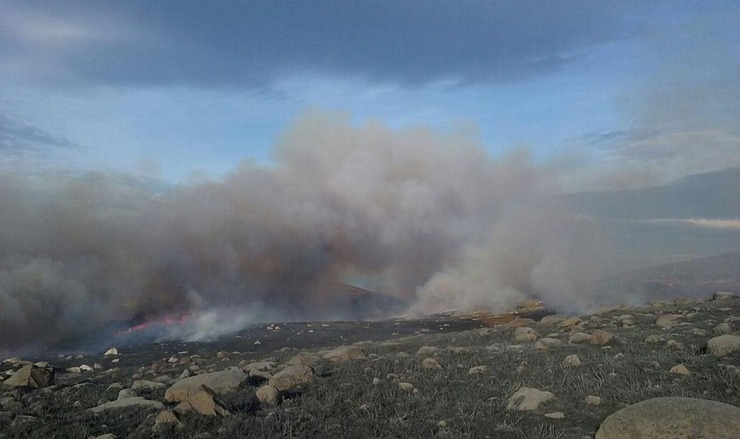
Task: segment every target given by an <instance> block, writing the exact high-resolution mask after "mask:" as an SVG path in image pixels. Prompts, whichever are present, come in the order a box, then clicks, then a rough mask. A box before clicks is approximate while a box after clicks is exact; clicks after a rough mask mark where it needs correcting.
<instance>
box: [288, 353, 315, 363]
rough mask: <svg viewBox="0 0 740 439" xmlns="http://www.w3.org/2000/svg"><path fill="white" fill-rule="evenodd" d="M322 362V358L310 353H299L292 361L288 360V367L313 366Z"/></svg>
mask: <svg viewBox="0 0 740 439" xmlns="http://www.w3.org/2000/svg"><path fill="white" fill-rule="evenodd" d="M320 361H321V357H320V356H318V355H316V354H312V353H310V352H299V353H297V354H296V355H294V356H293V358H291V359H290V360H288V365H290V366H298V365H303V366H313V365H315V364H316V363H318V362H320Z"/></svg>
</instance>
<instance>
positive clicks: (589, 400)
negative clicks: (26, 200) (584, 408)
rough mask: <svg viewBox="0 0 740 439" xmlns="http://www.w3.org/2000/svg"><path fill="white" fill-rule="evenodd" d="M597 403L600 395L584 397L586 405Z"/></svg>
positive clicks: (599, 401) (599, 400)
mask: <svg viewBox="0 0 740 439" xmlns="http://www.w3.org/2000/svg"><path fill="white" fill-rule="evenodd" d="M599 404H601V397H600V396H594V395H588V396H587V397H586V405H599Z"/></svg>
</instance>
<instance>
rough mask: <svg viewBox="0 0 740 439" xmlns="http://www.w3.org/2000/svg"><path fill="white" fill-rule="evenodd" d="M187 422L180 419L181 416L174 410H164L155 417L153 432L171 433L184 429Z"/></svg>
mask: <svg viewBox="0 0 740 439" xmlns="http://www.w3.org/2000/svg"><path fill="white" fill-rule="evenodd" d="M184 427H185V424H183V423H182V421H180V417H179V416H178V414H177V413H176V412H175V411H173V410H169V409H168V410H162V411H161V412H159V413H158V414H157V417H156V418H154V426H153V427H152V432H154V433H157V434H164V433H171V432H173V431H177V430H182V429H183V428H184Z"/></svg>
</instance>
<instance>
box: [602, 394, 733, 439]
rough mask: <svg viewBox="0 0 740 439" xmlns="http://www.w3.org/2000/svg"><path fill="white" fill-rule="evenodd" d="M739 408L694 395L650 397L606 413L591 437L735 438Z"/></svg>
mask: <svg viewBox="0 0 740 439" xmlns="http://www.w3.org/2000/svg"><path fill="white" fill-rule="evenodd" d="M738 431H740V408H737V407H734V406H731V405H729V404H724V403H721V402H717V401H709V400H704V399H695V398H679V397H668V398H654V399H648V400H645V401H642V402H638V403H637V404H633V405H630V406H627V407H625V408H623V409H622V410H619V411H618V412H616V413H613V414H611V415H609V416H608V417H607V418H606V419H605V420H604V421H603V422H602V423H601V426H600V427H599V430H598V431H597V432H596V436H595V439H645V438H650V439H694V438H707V439H709V438H711V439H737V437H738Z"/></svg>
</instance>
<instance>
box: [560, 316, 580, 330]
mask: <svg viewBox="0 0 740 439" xmlns="http://www.w3.org/2000/svg"><path fill="white" fill-rule="evenodd" d="M581 322H582V320H581V319H580V318H579V317H568V318H567V319H565V320H563V321H561V322H560V323H558V325H557V326H558V327H559V328H563V329H567V328H571V327H573V326H576V325H577V324H579V323H581Z"/></svg>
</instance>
